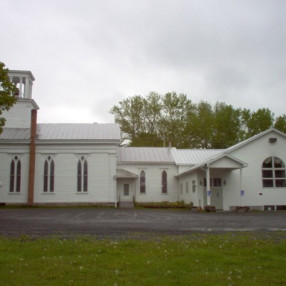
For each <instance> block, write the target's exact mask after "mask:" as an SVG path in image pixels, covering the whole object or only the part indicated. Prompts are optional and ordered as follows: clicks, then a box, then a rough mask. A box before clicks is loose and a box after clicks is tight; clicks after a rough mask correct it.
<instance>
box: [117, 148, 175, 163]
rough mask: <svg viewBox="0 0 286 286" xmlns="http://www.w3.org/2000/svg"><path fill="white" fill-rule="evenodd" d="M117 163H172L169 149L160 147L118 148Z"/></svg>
mask: <svg viewBox="0 0 286 286" xmlns="http://www.w3.org/2000/svg"><path fill="white" fill-rule="evenodd" d="M118 161H119V162H154V163H174V159H173V157H172V154H171V148H161V147H119V148H118Z"/></svg>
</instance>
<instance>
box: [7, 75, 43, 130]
mask: <svg viewBox="0 0 286 286" xmlns="http://www.w3.org/2000/svg"><path fill="white" fill-rule="evenodd" d="M8 76H9V78H10V81H11V82H12V83H14V84H15V85H16V87H17V88H18V91H19V92H18V94H16V95H17V97H18V99H17V102H16V103H15V104H14V105H13V106H12V108H11V109H10V110H8V111H4V112H3V114H2V117H4V118H5V119H6V122H5V126H4V128H30V127H31V110H33V109H36V110H38V109H39V107H38V105H37V104H36V102H35V101H34V99H32V87H33V81H34V80H35V78H34V76H33V74H32V73H31V72H30V71H21V70H9V72H8Z"/></svg>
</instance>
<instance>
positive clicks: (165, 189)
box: [162, 170, 167, 194]
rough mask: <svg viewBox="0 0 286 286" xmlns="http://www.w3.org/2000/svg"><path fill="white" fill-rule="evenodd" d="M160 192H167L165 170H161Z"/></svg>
mask: <svg viewBox="0 0 286 286" xmlns="http://www.w3.org/2000/svg"><path fill="white" fill-rule="evenodd" d="M162 193H163V194H167V172H166V171H165V170H164V171H163V172H162Z"/></svg>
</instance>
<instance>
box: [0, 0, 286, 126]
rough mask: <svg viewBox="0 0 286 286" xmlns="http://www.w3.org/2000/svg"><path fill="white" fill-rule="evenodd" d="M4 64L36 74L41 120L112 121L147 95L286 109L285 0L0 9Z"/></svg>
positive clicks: (34, 4) (12, 1)
mask: <svg viewBox="0 0 286 286" xmlns="http://www.w3.org/2000/svg"><path fill="white" fill-rule="evenodd" d="M0 10H1V11H3V12H2V15H3V16H2V17H1V19H0V24H1V27H5V29H1V31H0V37H1V41H2V43H3V44H2V45H1V46H0V54H1V59H0V60H1V61H3V62H4V63H5V64H6V66H7V67H9V68H11V69H29V70H32V72H33V74H34V75H35V77H36V82H35V85H34V93H33V95H34V99H35V100H36V101H37V102H38V103H39V105H40V107H41V112H40V115H39V120H40V121H45V122H65V121H68V122H71V121H74V122H82V121H84V122H85V121H90V122H92V121H97V122H108V121H112V120H113V118H112V117H111V115H110V114H109V113H108V111H109V110H110V108H111V107H112V106H113V105H114V104H117V103H118V102H119V101H120V100H122V99H123V98H125V97H128V96H132V95H135V94H142V95H145V94H148V93H149V92H150V91H157V92H159V93H165V92H168V91H177V92H179V93H180V92H183V93H187V94H188V96H189V98H191V99H192V100H193V101H194V102H198V101H200V100H207V101H210V102H213V103H214V102H215V101H217V100H218V101H225V102H226V103H228V104H233V105H234V106H236V107H246V108H250V109H252V110H256V109H257V108H260V107H269V108H270V109H271V110H272V111H273V112H274V113H275V114H276V115H277V116H278V115H280V114H282V113H286V112H285V108H284V106H285V103H286V100H285V98H286V97H285V95H286V94H285V93H286V84H285V75H286V68H285V67H286V50H285V45H286V32H285V26H286V25H285V24H286V20H285V19H286V17H285V15H286V2H285V1H280V0H273V1H267V0H260V1H258V0H248V1H241V0H240V1H239V0H235V1H226V0H217V1H213V0H212V1H211V0H201V1H186V0H181V1H175V0H167V1H162V0H152V1H151V0H144V1H143V0H141V1H131V0H122V1H115V0H107V1H100V0H95V1H91V0H84V1H77V0H72V1H67V0H58V1H54V0H51V1H32V0H30V1H26V2H25V5H23V3H22V1H20V0H18V1H17V0H3V1H1V3H0Z"/></svg>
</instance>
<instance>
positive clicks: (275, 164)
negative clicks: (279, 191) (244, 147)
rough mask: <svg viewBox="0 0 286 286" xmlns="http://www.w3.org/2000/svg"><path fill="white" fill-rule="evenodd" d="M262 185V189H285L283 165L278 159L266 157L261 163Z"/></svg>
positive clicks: (285, 177)
mask: <svg viewBox="0 0 286 286" xmlns="http://www.w3.org/2000/svg"><path fill="white" fill-rule="evenodd" d="M262 185H263V187H264V188H283V187H286V175H285V164H284V162H283V161H282V160H281V159H280V158H278V157H268V158H267V159H265V160H264V161H263V163H262Z"/></svg>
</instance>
